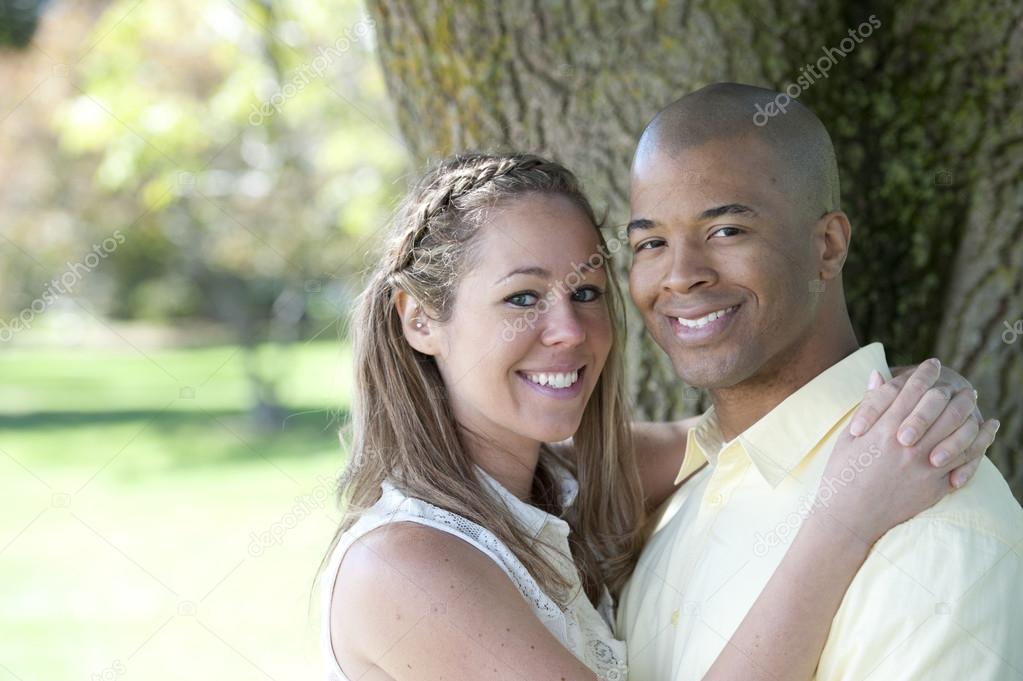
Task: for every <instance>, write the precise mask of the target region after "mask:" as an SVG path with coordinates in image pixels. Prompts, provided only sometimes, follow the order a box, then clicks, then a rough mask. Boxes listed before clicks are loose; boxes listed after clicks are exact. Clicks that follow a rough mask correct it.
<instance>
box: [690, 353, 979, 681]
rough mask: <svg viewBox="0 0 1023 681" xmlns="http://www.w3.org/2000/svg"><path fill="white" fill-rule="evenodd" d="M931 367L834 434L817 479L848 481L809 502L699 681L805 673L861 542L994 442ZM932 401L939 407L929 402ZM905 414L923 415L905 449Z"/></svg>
mask: <svg viewBox="0 0 1023 681" xmlns="http://www.w3.org/2000/svg"><path fill="white" fill-rule="evenodd" d="M938 374H939V369H938V365H937V363H930V362H925V363H924V364H922V365H920V366H919V367H918V368H917V369H916V371H914V372H913V375H912V376H911V377H909V379H908V380H907V381H906V382H905V383H904V385H903V386H902V388H901V389H900V390H899V391H897V392H892V391H886V392H884V393H879V391H875V392H877V393H879V394H875V395H872V396H871V397H872V401H871V403H872V406H873V407H874V408H877V409H878V414H877V418H876V419H874V422H873V425H872V426H870V427H869V428H868V429H867V430H866V432H864V433H863V434H862V435H861V436H859V437H854V436H852V435H851V434H850V432H849V429H848V428H847V429H846V430H845V431H844V432H843V433H842V435H841V436H840V437H839V441H838V443H837V444H836V446H835V450H834V452H833V453H832V455H831V457H830V459H829V460H828V464H827V468H826V470H825V472H824V479H825V480H827V479H834V478H838V477H841V479H842V480H843V482H844V481H845V480H846V478H847V477H848V476H847V475H844V474H845V473H846V472H847V470H846V469H847V468H851V469H852V470H853V471H854V472H855V475H854V476H853V479H852V481H851V482H849V483H848V484H847V486H846V487H843V488H841V491H840V492H839V493H837V494H835V495H833V496H832V497H831V498H830V499H829V500H828V501H827V503H816V504H815V505H814V506H813V507H812V510H811V511H810V513H809V516H808V517H807V519H806V521H805V522H804V523H803V525H802V527H801V528H800V530H799V532H798V533H797V535H796V537H795V539H794V540H793V543H792V546H791V547H790V548H789V550H788V551H787V553H786V554H785V557H784V558H783V559H782V563H781V565H780V566H779V568H778V570H777V571H775V573H774V575H773V576H772V577H771V579H770V581H769V582H768V583H767V586H766V587H765V589H764V591H763V592H761V594H760V597H759V598H758V599H757V601H756V602H755V603H754V605H753V608H752V609H751V610H750V611H749V613H748V614H747V615H746V617H745V619H743V621H742V623H741V624H740V626H739V628H738V630H737V631H736V633H735V635H734V636H732V638H731V640H730V641H729V643H728V645H727V646H726V647H725V649H724V650H723V651H722V653H721V654H720V655H719V656H718V658H717V660H716V661H715V663H714V665H713V666H712V667H711V669H710V670H709V671H708V673H707V675H706V676H705V677H704V681H737V680H739V679H742V680H743V681H777V680H778V679H784V680H785V681H792V680H798V679H811V678H812V677H813V674H814V670H815V669H816V667H817V663H818V661H819V659H820V654H821V651H822V650H823V648H824V644H825V643H826V641H827V638H828V632H829V630H830V627H831V621H832V619H834V616H835V613H836V612H837V611H838V608H839V606H840V604H841V602H842V598H843V597H844V595H845V591H846V589H847V588H848V586H849V584H850V583H851V582H852V579H853V577H854V576H855V575H856V572H857V571H858V570H859V568H860V566H861V565H862V563H863V561H864V560H865V559H866V557H867V554H868V552H869V551H870V547H871V546H872V545H873V544H874V542H876V541H877V540H878V539H880V537H881V536H882V535H883V534H884V533H885V532H887V531H888V530H890V529H891V528H892V527H894V526H895V525H897V524H899V523H902V522H904V521H906V520H908V519H909V518H912V517H913V516H914V515H916V514H917V513H920V512H921V511H923V510H925V509H927V508H929V507H930V506H932V505H933V504H935V503H937V502H938V501H939V500H940V499H942V498H943V497H944V496H945V494H947V493H948V492H949V491H951V489H953V488H952V486H950V484H949V471H950V470H952V467H953V466H956V465H958V464H959V463H961V462H962V460H963V459H959V458H957V457H958V456H959V455H960V454H962V453H964V457H963V458H964V459H966V460H968V463H967V464H966V465H965V466H963V467H962V468H963V470H962V471H960V472H961V473H963V474H965V475H966V479H968V478H969V476H971V475H972V474H973V472H974V471H975V470H976V466H977V465H978V464H979V458H980V457H981V456H982V455H983V453H984V451H986V450H987V448H988V447H989V446H990V444H991V442H993V440H994V433H995V431H996V430H997V427H998V425H997V422H995V421H988V422H986V423H984V424H983V426H982V427H980V428H978V427H977V426H976V425H975V422H974V420H973V419H972V418H970V414H971V412H972V409H973V393H972V390H970V391H961V392H960V393H959V394H957V395H956V397H954V398H952V399H951V400H950V401H949V400H944V399H943V396H941V395H938V394H937V393H936V392H935V391H933V390H932V387H933V386H934V384H935V381H936V380H937V379H938ZM874 379H875V377H873V376H872V380H874ZM876 379H877V380H879V379H880V377H879V376H878V377H876ZM875 385H877V384H876V383H875ZM871 387H874V386H873V385H872V386H871ZM939 392H940V391H939ZM942 403H944V404H945V405H946V408H944V409H941V410H937V411H936V410H935V409H934V408H933V405H935V404H938V405H940V404H942ZM921 406H922V407H923V409H921V408H920V407H921ZM911 413H919V414H923V416H922V420H921V421H919V422H918V424H919V426H920V428H921V429H922V432H921V434H920V435H921V436H920V437H919V438H918V439H917V441H916V444H915V445H913V446H909V447H906V446H903V445H902V444H900V443H899V441H898V439H897V436H898V434H899V432H900V429H901V427H902V425H903V423H904V421H905V420H906V419H907V418H908V417H909V415H910V414H911ZM857 415H859V413H857ZM939 448H944V449H947V450H949V451H951V452H952V453H953V460H952V461H950V462H948V463H946V464H945V465H944V466H934V465H933V464H932V463H931V462H930V461H928V460H927V458H928V454H929V453H931V452H933V451H936V450H938V449H939ZM864 452H867V453H869V454H870V461H871V463H870V464H869V465H862V463H860V462H862V460H863V459H862V454H863V453H864ZM856 463H860V465H859V466H856ZM964 481H965V480H964Z"/></svg>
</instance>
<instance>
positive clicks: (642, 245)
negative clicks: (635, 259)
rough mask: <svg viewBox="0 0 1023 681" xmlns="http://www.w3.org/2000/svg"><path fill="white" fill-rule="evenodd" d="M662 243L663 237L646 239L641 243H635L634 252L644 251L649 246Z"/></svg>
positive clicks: (653, 246)
mask: <svg viewBox="0 0 1023 681" xmlns="http://www.w3.org/2000/svg"><path fill="white" fill-rule="evenodd" d="M663 245H664V239H647V240H646V241H643V242H641V243H638V244H636V252H637V253H638V252H639V251H646V250H649V249H651V248H657V247H658V246H663Z"/></svg>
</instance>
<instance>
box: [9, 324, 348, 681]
mask: <svg viewBox="0 0 1023 681" xmlns="http://www.w3.org/2000/svg"><path fill="white" fill-rule="evenodd" d="M259 364H260V366H261V367H264V370H265V371H267V372H269V373H270V374H272V375H275V376H279V377H280V383H279V385H280V389H279V392H280V396H281V399H282V401H283V402H284V403H285V404H286V405H287V411H288V414H289V416H288V418H287V419H286V420H285V421H284V423H283V425H281V426H280V427H278V428H270V429H267V430H260V429H257V428H255V427H254V425H253V424H252V423H251V422H250V420H249V419H248V417H247V408H248V406H249V399H250V390H249V386H248V384H247V382H246V379H245V373H244V364H243V353H242V352H240V351H239V350H238V348H236V347H233V346H221V347H212V348H202V349H192V350H173V351H168V350H161V351H148V350H147V351H144V352H143V351H138V350H134V349H131V348H128V349H127V350H125V351H123V352H113V351H96V350H88V351H85V350H48V349H29V348H25V349H22V348H15V349H11V348H0V585H2V587H0V613H2V617H0V681H7V680H8V679H10V680H12V681H34V680H37V679H38V680H40V681H42V680H46V681H50V680H56V679H83V681H84V680H86V679H104V680H109V679H115V678H125V679H132V678H134V679H145V680H146V681H163V680H165V679H166V680H170V679H174V680H175V681H177V680H179V679H184V678H187V679H217V680H218V681H223V680H224V679H230V680H231V681H242V680H245V679H264V680H265V679H268V678H270V679H275V680H277V681H283V680H285V679H310V678H316V677H317V676H318V675H319V659H318V657H317V656H318V650H317V645H318V640H317V636H318V621H317V620H316V617H315V615H316V610H315V609H313V610H310V609H309V596H310V589H311V586H312V580H313V578H314V576H315V571H316V568H317V566H318V564H319V560H320V558H321V556H322V551H323V550H324V548H325V547H326V544H327V542H329V540H330V538H331V537H332V535H333V531H334V527H335V525H336V521H337V514H336V511H335V509H334V500H333V493H334V492H333V489H332V487H331V482H332V478H334V477H335V475H336V473H337V471H338V469H339V467H340V466H341V465H342V463H343V456H342V453H341V449H340V445H339V444H338V438H337V430H338V427H339V419H340V418H341V416H342V414H343V410H344V409H345V407H346V406H347V400H348V395H349V390H350V380H351V377H350V368H349V354H348V351H347V349H346V348H343V347H342V346H341V345H340V344H338V343H337V342H332V343H312V344H298V345H296V346H294V347H292V348H288V349H280V348H276V347H263V348H260V352H259ZM271 531H273V532H274V533H275V536H274V537H273V538H272V540H271V536H270V534H269V533H270V532H271ZM314 604H315V600H314Z"/></svg>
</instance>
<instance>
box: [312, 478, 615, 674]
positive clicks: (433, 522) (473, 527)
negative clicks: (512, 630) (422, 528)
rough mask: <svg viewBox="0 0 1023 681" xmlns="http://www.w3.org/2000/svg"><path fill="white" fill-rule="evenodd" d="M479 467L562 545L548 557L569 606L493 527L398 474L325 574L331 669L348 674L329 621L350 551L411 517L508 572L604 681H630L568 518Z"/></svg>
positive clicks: (564, 489)
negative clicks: (407, 489) (423, 493)
mask: <svg viewBox="0 0 1023 681" xmlns="http://www.w3.org/2000/svg"><path fill="white" fill-rule="evenodd" d="M553 470H554V472H555V474H556V476H557V477H558V486H559V487H558V489H559V500H560V502H561V507H562V509H565V508H568V506H570V505H571V504H572V503H573V502H574V501H575V499H576V497H577V496H578V491H579V485H578V482H577V481H576V480H575V478H574V477H572V475H571V473H569V471H567V470H566V469H564V468H563V467H562V466H560V465H557V464H555V465H554V466H553ZM476 471H477V474H478V475H479V476H480V479H481V481H482V482H483V483H484V486H485V487H486V488H488V489H489V490H490V491H491V492H492V493H493V494H494V495H495V497H497V498H499V499H501V500H502V501H503V502H504V504H505V505H506V506H507V507H508V510H509V512H510V513H512V514H513V515H514V516H515V517H516V518H517V519H518V520H519V522H520V523H521V524H522V526H523V527H524V529H526V530H527V531H528V532H530V534H531V536H535V537H537V538H538V539H542V540H544V542H546V543H547V544H550V545H551V546H552V547H556V549H557V550H554V549H552V548H549V547H544V546H542V545H541V549H542V550H543V551H544V553H545V557H546V558H547V559H548V560H549V561H550V562H551V564H552V565H553V566H554V567H555V568H556V569H557V571H558V572H559V574H561V575H562V576H563V577H564V578H565V579H566V581H567V582H568V583H569V584H570V585H571V587H570V588H571V593H572V594H573V596H572V599H571V601H570V602H569V603H568V605H567V607H566V608H565V610H564V611H563V610H562V609H561V608H560V607H559V606H558V604H557V603H556V602H555V601H554V600H553V599H552V598H550V597H549V596H548V595H547V594H546V593H544V592H543V590H542V589H541V588H540V586H539V584H538V583H537V582H536V580H535V579H533V577H532V575H530V574H529V572H528V570H526V567H525V566H524V565H523V564H522V562H521V561H520V560H519V559H518V558H517V557H516V556H515V554H514V553H512V551H511V550H510V549H509V548H508V547H507V546H505V545H504V544H503V543H502V542H501V541H500V540H499V539H498V538H497V537H496V536H495V535H494V534H493V533H491V532H490V531H489V530H487V529H486V528H484V527H482V526H480V525H478V524H477V523H474V522H472V521H471V520H468V519H467V518H463V517H461V516H459V515H457V514H455V513H451V512H450V511H446V510H444V509H442V508H439V507H437V506H434V505H433V504H430V503H428V502H425V501H422V500H420V499H415V498H412V497H408V496H406V495H405V494H404V493H402V492H401V490H399V489H398V488H397V487H395V485H394V484H393V483H392V482H391V481H390V480H385V481H384V482H383V483H382V484H381V489H382V495H381V497H380V499H379V500H378V501H377V503H376V504H374V506H373V507H372V508H371V509H370V510H369V511H367V513H366V514H364V515H363V517H361V518H360V519H359V520H358V521H357V522H356V523H355V524H354V525H353V526H352V527H351V528H350V529H349V530H348V531H347V532H346V533H345V534H344V535H343V537H342V539H341V541H340V542H339V543H338V546H337V548H336V549H335V553H334V556H333V557H332V561H331V566H330V567H331V569H329V570H327V571H326V572H325V573H324V578H323V579H324V583H323V588H324V599H325V604H324V616H323V621H324V625H323V638H324V646H323V647H324V653H325V656H326V657H328V658H329V659H328V660H327V665H328V668H329V670H330V673H331V674H333V676H330V675H328V679H330V680H331V681H347V679H346V677H345V676H344V674H343V673H342V672H341V670H340V667H339V666H338V664H337V660H336V659H335V657H334V653H333V646H332V645H331V642H330V628H329V627H330V603H331V598H332V596H333V585H334V581H335V579H336V577H337V570H338V567H339V566H340V563H341V559H342V557H343V556H344V552H345V551H346V550H347V548H348V547H349V546H351V544H352V543H353V542H354V541H355V540H356V539H358V538H359V537H360V536H362V535H364V534H366V533H367V532H369V531H370V530H372V529H375V528H377V527H380V526H381V525H386V524H388V523H394V522H403V521H411V522H418V523H420V524H423V525H427V526H430V527H434V528H436V529H439V530H442V531H445V532H449V533H450V534H453V535H455V536H458V537H460V538H462V539H463V540H465V541H468V542H469V543H471V544H473V545H474V546H475V547H477V548H478V549H479V550H481V551H483V553H485V554H486V555H488V556H489V557H490V558H491V559H492V560H493V561H494V562H495V563H497V564H498V566H500V567H501V569H502V570H503V571H504V573H505V574H506V575H508V577H509V579H511V580H512V583H513V584H514V585H515V587H516V588H517V589H518V591H519V593H520V594H522V597H523V598H524V599H525V600H526V602H527V603H529V605H530V607H531V608H532V609H533V612H534V613H536V616H537V617H538V618H539V619H540V621H541V622H543V624H544V626H545V627H547V630H548V631H550V632H551V634H552V635H553V636H554V637H555V638H557V639H558V640H559V641H560V642H561V643H562V644H563V645H565V647H566V648H568V649H569V650H570V651H571V652H572V653H573V654H574V655H575V656H576V657H577V658H579V659H580V661H582V662H583V663H584V664H586V666H587V667H589V668H590V669H591V670H593V672H594V673H596V674H597V676H598V677H599V678H600V679H601V681H627V679H628V669H627V666H626V659H627V657H626V650H625V642H624V641H621V640H618V639H616V638H615V637H614V634H613V628H614V603H613V601H612V599H611V595H610V593H609V592H608V590H607V588H604V590H603V592H602V594H601V598H600V602H599V604H598V608H596V609H595V608H594V607H593V605H592V604H591V603H590V601H589V599H587V597H586V594H585V592H584V591H583V589H582V585H581V581H580V578H579V573H578V570H577V569H576V566H575V564H574V562H573V561H572V559H571V550H570V548H569V544H568V535H569V532H570V528H569V525H568V523H567V522H566V521H565V520H563V519H562V518H558V517H557V516H554V515H552V514H550V513H547V512H545V511H543V510H542V509H539V508H537V507H535V506H531V505H529V504H527V503H525V502H523V501H522V500H520V499H519V498H518V497H516V496H515V495H513V494H512V493H511V492H509V491H508V490H507V489H505V488H504V486H503V485H501V484H500V483H499V482H498V481H497V480H495V479H494V478H493V477H491V476H490V475H489V474H488V473H487V472H486V471H484V470H483V469H482V468H480V467H479V466H477V467H476Z"/></svg>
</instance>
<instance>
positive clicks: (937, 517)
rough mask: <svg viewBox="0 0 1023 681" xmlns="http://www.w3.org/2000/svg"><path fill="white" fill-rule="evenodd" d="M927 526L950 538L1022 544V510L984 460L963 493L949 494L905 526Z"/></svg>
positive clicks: (961, 490) (961, 491)
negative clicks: (933, 527)
mask: <svg viewBox="0 0 1023 681" xmlns="http://www.w3.org/2000/svg"><path fill="white" fill-rule="evenodd" d="M924 524H928V525H934V526H936V527H937V528H938V529H939V531H941V532H944V533H946V534H949V535H982V536H987V537H989V538H990V539H992V540H994V541H997V542H998V543H1001V544H1004V545H1006V546H1010V547H1016V546H1019V545H1020V543H1021V542H1023V507H1020V504H1019V502H1018V501H1017V500H1016V498H1015V497H1013V495H1012V491H1011V490H1010V489H1009V485H1008V484H1006V482H1005V478H1003V477H1002V474H1001V473H1000V472H999V471H998V469H997V468H996V467H995V465H994V464H993V463H991V461H990V460H989V459H987V458H985V459H983V460H982V461H981V464H980V467H979V468H978V469H977V473H976V475H975V476H974V477H973V479H972V480H970V482H968V483H967V484H966V485H965V486H964V487H963V488H962V489H959V490H956V491H955V492H952V493H951V494H949V495H948V496H947V497H945V498H944V499H942V500H941V501H940V502H938V503H937V504H935V505H934V506H933V507H932V508H930V509H928V510H926V511H924V512H923V513H921V514H919V515H918V516H916V517H915V518H913V519H912V520H910V521H909V522H908V523H906V525H907V526H909V527H910V528H912V529H918V528H919V527H920V526H922V525H924Z"/></svg>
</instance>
